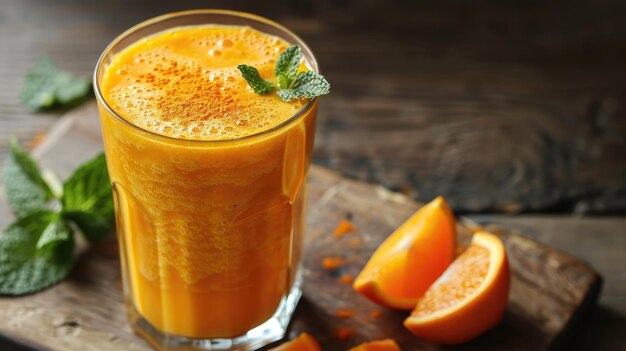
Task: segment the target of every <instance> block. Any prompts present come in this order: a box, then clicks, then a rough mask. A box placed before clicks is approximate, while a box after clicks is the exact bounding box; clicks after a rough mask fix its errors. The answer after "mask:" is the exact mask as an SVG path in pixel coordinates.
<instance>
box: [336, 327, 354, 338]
mask: <svg viewBox="0 0 626 351" xmlns="http://www.w3.org/2000/svg"><path fill="white" fill-rule="evenodd" d="M333 334H334V335H335V337H336V338H337V339H339V340H341V341H346V340H348V339H350V338H351V337H352V336H353V335H354V330H352V329H350V328H348V327H339V328H337V329H335V332H334V333H333Z"/></svg>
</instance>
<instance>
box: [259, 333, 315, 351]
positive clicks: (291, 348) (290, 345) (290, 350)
mask: <svg viewBox="0 0 626 351" xmlns="http://www.w3.org/2000/svg"><path fill="white" fill-rule="evenodd" d="M321 350H322V349H321V348H320V345H319V344H318V343H317V341H316V340H315V338H314V337H312V336H311V335H309V334H307V333H302V334H300V335H298V337H297V338H295V339H293V340H291V341H287V342H286V343H283V344H281V345H280V346H278V347H275V348H273V349H270V350H268V351H321Z"/></svg>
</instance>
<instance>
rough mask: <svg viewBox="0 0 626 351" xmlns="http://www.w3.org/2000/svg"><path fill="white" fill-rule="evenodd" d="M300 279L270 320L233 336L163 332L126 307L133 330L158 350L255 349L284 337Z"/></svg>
mask: <svg viewBox="0 0 626 351" xmlns="http://www.w3.org/2000/svg"><path fill="white" fill-rule="evenodd" d="M299 280H300V279H296V282H294V284H293V288H292V289H291V291H290V293H289V295H287V297H285V298H283V299H282V300H281V302H280V305H279V306H278V309H277V310H276V313H274V315H273V316H272V317H271V318H270V319H268V320H267V321H265V323H263V324H261V325H260V326H258V327H256V328H254V329H252V330H250V331H248V332H247V333H246V334H244V335H241V336H238V337H234V338H214V339H195V338H186V337H183V336H177V335H172V334H167V333H163V332H161V331H159V330H158V329H156V328H155V327H154V326H152V324H150V322H148V321H147V320H146V319H144V318H143V317H142V316H141V315H140V314H139V312H137V310H136V309H135V308H134V306H132V305H131V306H129V308H128V319H129V322H130V325H131V327H132V328H133V330H134V331H135V333H137V334H139V336H141V337H142V338H144V339H146V340H147V341H148V342H149V343H150V344H151V345H152V346H153V347H155V348H156V349H157V350H161V351H191V350H232V351H235V350H236V351H247V350H256V349H258V348H261V347H263V346H265V345H268V344H271V343H272V342H274V341H277V340H280V339H282V338H283V337H284V336H285V333H286V332H287V325H288V324H289V321H290V320H291V315H292V314H293V312H294V311H295V309H296V306H297V305H298V301H299V300H300V296H302V291H301V290H300V281H299Z"/></svg>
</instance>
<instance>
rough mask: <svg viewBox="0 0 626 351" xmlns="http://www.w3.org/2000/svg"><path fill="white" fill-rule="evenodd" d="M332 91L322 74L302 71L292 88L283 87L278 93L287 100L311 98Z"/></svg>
mask: <svg viewBox="0 0 626 351" xmlns="http://www.w3.org/2000/svg"><path fill="white" fill-rule="evenodd" d="M329 92H330V84H328V82H327V81H326V79H324V77H322V76H321V75H319V74H317V73H315V72H311V71H307V72H301V73H300V74H299V75H298V77H296V79H295V80H294V81H293V84H292V86H291V88H288V89H281V90H279V91H278V95H279V96H280V97H281V98H282V99H283V100H285V101H290V100H293V99H305V98H306V99H310V98H314V97H316V96H320V95H325V94H328V93H329Z"/></svg>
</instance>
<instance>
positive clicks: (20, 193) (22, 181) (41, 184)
mask: <svg viewBox="0 0 626 351" xmlns="http://www.w3.org/2000/svg"><path fill="white" fill-rule="evenodd" d="M2 183H3V187H4V191H5V194H6V197H7V200H8V201H9V205H11V207H12V208H13V210H14V211H15V213H16V215H17V216H18V217H23V216H25V215H27V214H29V213H32V212H34V211H38V210H41V209H45V208H46V205H47V203H48V201H49V200H50V199H51V198H52V191H51V190H50V188H49V187H48V185H47V184H46V182H45V181H44V180H43V178H42V177H41V171H40V170H39V166H38V165H37V163H36V162H35V161H34V160H33V159H32V158H31V157H30V156H29V155H28V153H27V152H26V151H24V150H23V149H22V148H20V146H19V145H18V144H17V142H16V141H15V140H11V141H10V142H9V155H8V157H7V159H6V161H5V166H4V172H3V176H2Z"/></svg>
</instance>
